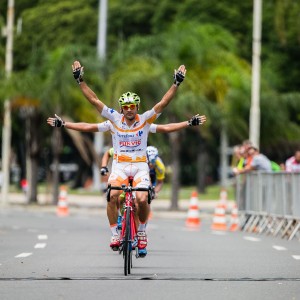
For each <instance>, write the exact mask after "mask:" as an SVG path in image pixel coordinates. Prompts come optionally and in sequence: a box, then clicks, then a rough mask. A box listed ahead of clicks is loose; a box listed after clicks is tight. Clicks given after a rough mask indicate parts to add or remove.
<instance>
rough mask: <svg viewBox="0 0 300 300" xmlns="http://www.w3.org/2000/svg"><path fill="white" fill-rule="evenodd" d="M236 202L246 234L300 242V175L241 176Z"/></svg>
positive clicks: (249, 174) (237, 178) (261, 173)
mask: <svg viewBox="0 0 300 300" xmlns="http://www.w3.org/2000/svg"><path fill="white" fill-rule="evenodd" d="M236 202H237V205H238V209H239V213H240V220H241V221H240V222H241V224H240V225H241V229H242V230H243V231H247V232H255V233H258V234H262V233H266V234H271V235H273V236H279V235H280V236H281V237H282V238H287V239H288V240H292V239H293V238H294V237H297V238H298V239H300V238H299V232H300V173H287V172H250V173H247V174H241V175H239V176H237V177H236Z"/></svg>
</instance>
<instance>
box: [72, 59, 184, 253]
mask: <svg viewBox="0 0 300 300" xmlns="http://www.w3.org/2000/svg"><path fill="white" fill-rule="evenodd" d="M72 70H73V76H74V78H75V80H76V81H77V83H78V84H79V86H80V89H81V91H82V93H83V95H84V96H85V97H86V98H87V100H88V101H89V102H90V103H91V104H92V105H93V106H95V107H96V108H97V110H98V111H99V113H100V114H101V115H102V116H103V117H104V118H106V119H108V120H109V121H110V122H108V121H106V122H104V123H103V124H102V125H101V126H99V131H110V132H111V134H112V141H113V148H114V151H115V153H114V161H115V163H114V165H113V168H112V172H111V174H110V176H109V179H108V182H109V183H110V184H111V185H112V186H121V185H122V184H127V181H128V180H127V179H128V176H133V180H134V182H133V185H134V186H137V187H144V188H145V187H148V186H149V184H150V179H149V172H148V164H147V157H146V148H147V138H148V133H149V128H150V125H151V124H152V123H153V122H154V121H155V120H156V119H157V117H158V116H159V114H161V112H162V111H163V109H164V108H165V107H166V106H167V105H168V104H169V103H170V102H171V100H172V99H173V97H174V96H175V94H176V91H177V89H178V86H179V85H180V84H181V83H182V82H183V80H184V78H185V74H186V69H185V66H184V65H181V66H180V67H179V68H178V70H175V72H174V84H172V86H171V87H170V88H169V90H168V91H167V93H166V94H165V95H164V96H163V98H162V99H161V100H160V101H159V102H158V103H157V104H156V105H155V106H154V107H153V108H152V109H150V110H148V111H146V112H144V113H143V114H138V109H139V105H140V97H139V96H138V95H137V94H135V93H131V92H127V93H124V94H123V95H122V96H121V97H120V98H119V101H118V102H119V106H120V113H119V112H117V111H116V110H114V109H112V108H109V107H107V106H106V105H105V104H104V103H103V102H102V101H101V100H99V99H98V97H97V95H96V94H95V93H94V92H93V91H92V90H91V89H90V88H89V87H88V85H87V84H86V83H85V82H84V80H83V66H81V64H80V62H79V61H75V62H74V63H73V65H72ZM118 195H119V191H112V192H111V199H110V202H109V203H108V205H107V211H108V218H109V223H110V226H111V230H112V233H113V236H112V239H111V243H110V246H111V248H112V249H114V250H117V249H118V247H119V245H120V240H119V234H118V229H117V218H118V210H117V205H116V202H117V201H118ZM136 206H137V215H138V218H139V221H140V225H139V228H138V249H139V254H141V256H142V255H143V254H144V253H145V255H146V253H147V252H146V246H147V235H146V232H145V227H146V223H147V219H148V216H149V212H150V209H149V204H148V194H147V192H137V193H136Z"/></svg>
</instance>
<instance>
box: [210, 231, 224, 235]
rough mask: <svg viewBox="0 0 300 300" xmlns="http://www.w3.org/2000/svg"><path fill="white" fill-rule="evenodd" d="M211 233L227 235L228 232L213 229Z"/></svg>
mask: <svg viewBox="0 0 300 300" xmlns="http://www.w3.org/2000/svg"><path fill="white" fill-rule="evenodd" d="M211 233H212V234H215V235H227V232H225V231H212V232H211Z"/></svg>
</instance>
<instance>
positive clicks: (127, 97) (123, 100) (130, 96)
mask: <svg viewBox="0 0 300 300" xmlns="http://www.w3.org/2000/svg"><path fill="white" fill-rule="evenodd" d="M140 102H141V99H140V97H139V96H138V95H137V94H136V93H131V92H127V93H124V94H123V95H122V96H121V97H120V98H119V105H120V106H122V105H126V104H131V103H133V104H135V105H139V104H140Z"/></svg>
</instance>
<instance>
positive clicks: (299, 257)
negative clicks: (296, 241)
mask: <svg viewBox="0 0 300 300" xmlns="http://www.w3.org/2000/svg"><path fill="white" fill-rule="evenodd" d="M292 257H293V258H294V259H297V260H299V259H300V255H292Z"/></svg>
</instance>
